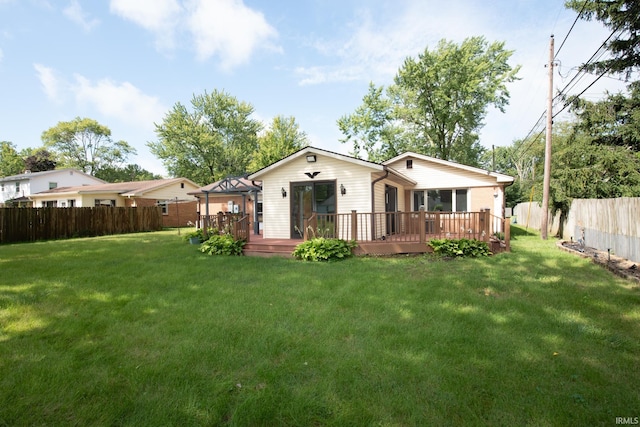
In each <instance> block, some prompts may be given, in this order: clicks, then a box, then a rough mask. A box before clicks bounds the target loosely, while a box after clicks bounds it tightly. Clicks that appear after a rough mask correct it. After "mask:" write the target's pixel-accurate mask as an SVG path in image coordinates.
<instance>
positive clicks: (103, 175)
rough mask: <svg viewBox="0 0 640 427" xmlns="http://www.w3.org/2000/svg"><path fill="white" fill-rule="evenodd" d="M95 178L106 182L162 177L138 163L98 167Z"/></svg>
mask: <svg viewBox="0 0 640 427" xmlns="http://www.w3.org/2000/svg"><path fill="white" fill-rule="evenodd" d="M96 178H100V179H103V180H105V181H107V182H131V181H147V180H153V179H162V176H161V175H157V174H154V173H153V172H149V171H148V170H146V169H143V168H142V167H140V166H139V165H136V164H129V165H126V166H124V167H117V166H115V167H107V168H103V169H100V171H99V173H98V174H97V175H96Z"/></svg>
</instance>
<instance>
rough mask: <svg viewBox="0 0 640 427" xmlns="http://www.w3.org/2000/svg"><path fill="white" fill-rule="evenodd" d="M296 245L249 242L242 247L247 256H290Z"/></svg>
mask: <svg viewBox="0 0 640 427" xmlns="http://www.w3.org/2000/svg"><path fill="white" fill-rule="evenodd" d="M295 248H296V245H293V244H263V243H260V244H256V243H251V242H250V243H247V244H246V245H245V246H244V248H242V253H243V254H244V255H246V256H264V257H266V256H283V257H290V256H291V253H292V252H293V250H294V249H295Z"/></svg>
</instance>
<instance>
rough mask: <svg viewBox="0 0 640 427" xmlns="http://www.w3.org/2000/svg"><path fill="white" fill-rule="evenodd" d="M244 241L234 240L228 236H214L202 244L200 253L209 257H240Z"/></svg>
mask: <svg viewBox="0 0 640 427" xmlns="http://www.w3.org/2000/svg"><path fill="white" fill-rule="evenodd" d="M245 243H246V242H245V241H244V240H236V239H234V238H233V236H232V235H230V234H214V235H213V236H211V237H209V240H206V241H204V242H202V244H201V245H200V252H202V253H205V254H209V255H242V247H243V246H244V245H245Z"/></svg>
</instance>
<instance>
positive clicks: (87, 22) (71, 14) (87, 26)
mask: <svg viewBox="0 0 640 427" xmlns="http://www.w3.org/2000/svg"><path fill="white" fill-rule="evenodd" d="M63 13H64V15H65V16H66V17H67V18H69V19H70V20H71V21H73V22H75V23H76V24H78V25H80V26H81V27H82V28H83V29H84V30H85V31H87V32H88V31H91V29H92V28H93V27H95V26H96V25H98V24H99V23H100V21H99V20H97V19H95V18H94V19H91V18H89V16H88V15H87V14H86V13H85V12H84V11H83V10H82V6H80V3H78V0H72V1H71V4H69V6H67V7H66V8H65V9H64V11H63Z"/></svg>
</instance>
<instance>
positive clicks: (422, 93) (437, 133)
mask: <svg viewBox="0 0 640 427" xmlns="http://www.w3.org/2000/svg"><path fill="white" fill-rule="evenodd" d="M512 53H513V52H512V51H509V50H505V49H504V43H499V42H494V43H491V44H489V43H487V41H486V40H485V39H484V38H483V37H471V38H467V39H465V40H464V41H463V42H462V44H460V45H456V44H455V43H453V42H450V41H446V40H442V41H440V43H439V44H438V46H437V48H436V49H435V50H433V51H430V50H429V49H428V48H427V49H425V51H424V52H423V53H422V54H420V55H418V58H417V59H414V58H407V59H406V60H405V62H404V64H403V65H402V66H401V67H400V69H399V70H398V73H397V75H396V78H395V83H394V85H392V86H390V87H389V88H388V89H387V91H386V92H387V93H386V94H384V93H383V88H382V87H380V88H377V87H375V86H374V85H373V84H371V85H370V86H369V92H368V93H367V95H366V96H365V97H364V98H363V104H362V106H360V107H358V108H357V109H356V111H355V113H354V114H351V115H348V116H343V117H342V118H340V119H339V120H338V126H339V128H340V130H341V131H342V133H343V134H344V135H345V138H344V139H343V140H342V142H348V141H350V142H352V143H353V144H354V150H353V153H354V154H355V155H359V154H360V151H365V152H366V153H367V155H368V157H369V159H370V160H376V161H380V160H386V159H388V158H390V157H393V156H395V155H397V154H399V153H401V152H403V151H407V150H412V151H415V152H418V153H422V154H426V155H430V156H433V157H438V158H440V159H444V160H453V161H457V162H460V163H464V164H468V165H478V164H479V160H480V159H479V157H480V156H481V154H482V153H483V151H484V149H483V147H482V146H481V145H480V143H479V141H478V131H479V130H480V129H481V128H482V126H483V120H484V118H485V116H486V114H487V110H488V108H489V107H490V106H493V107H496V108H498V109H499V110H500V111H504V107H505V106H506V105H507V104H508V103H509V92H508V90H507V88H506V84H507V83H509V82H512V81H514V80H516V74H517V72H518V70H519V68H520V67H515V68H513V67H511V66H510V65H509V63H508V61H509V59H510V57H511V55H512Z"/></svg>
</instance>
